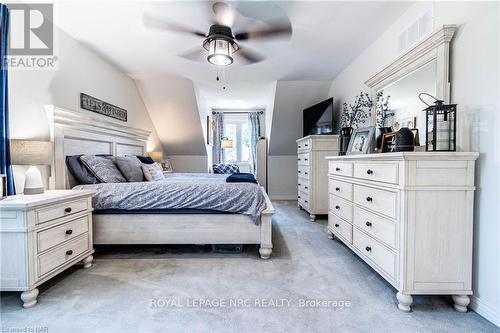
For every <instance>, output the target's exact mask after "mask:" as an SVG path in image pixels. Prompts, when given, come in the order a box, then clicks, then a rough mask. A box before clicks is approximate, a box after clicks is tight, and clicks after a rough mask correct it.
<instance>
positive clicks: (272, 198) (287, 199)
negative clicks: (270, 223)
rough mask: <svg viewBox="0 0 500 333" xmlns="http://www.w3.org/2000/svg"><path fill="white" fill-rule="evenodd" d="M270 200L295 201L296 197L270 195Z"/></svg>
mask: <svg viewBox="0 0 500 333" xmlns="http://www.w3.org/2000/svg"><path fill="white" fill-rule="evenodd" d="M270 198H271V200H286V201H296V200H297V196H296V195H273V194H271V195H270Z"/></svg>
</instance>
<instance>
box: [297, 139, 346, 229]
mask: <svg viewBox="0 0 500 333" xmlns="http://www.w3.org/2000/svg"><path fill="white" fill-rule="evenodd" d="M338 152H339V136H338V135H309V136H306V137H303V138H300V139H298V140H297V164H298V171H297V172H298V174H297V176H298V177H297V187H298V193H297V202H298V206H299V208H302V209H304V210H305V211H307V212H308V213H309V217H310V219H311V221H314V220H315V219H316V215H320V214H328V183H327V182H326V181H325V180H326V176H327V173H328V162H327V161H326V159H325V157H326V156H332V155H338Z"/></svg>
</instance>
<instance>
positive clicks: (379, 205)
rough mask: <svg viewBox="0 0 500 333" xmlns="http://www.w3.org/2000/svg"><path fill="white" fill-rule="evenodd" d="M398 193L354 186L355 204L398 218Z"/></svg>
mask: <svg viewBox="0 0 500 333" xmlns="http://www.w3.org/2000/svg"><path fill="white" fill-rule="evenodd" d="M397 197H398V196H397V193H395V192H389V191H384V190H379V189H376V188H372V187H368V186H362V185H354V203H356V204H358V205H360V206H363V207H366V208H368V209H371V210H373V211H375V212H378V213H381V214H384V215H387V216H389V217H391V218H394V219H395V218H396V204H397Z"/></svg>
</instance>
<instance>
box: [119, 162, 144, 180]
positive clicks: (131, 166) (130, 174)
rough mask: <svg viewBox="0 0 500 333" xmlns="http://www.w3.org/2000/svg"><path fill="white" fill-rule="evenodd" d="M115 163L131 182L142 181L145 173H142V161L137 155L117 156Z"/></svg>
mask: <svg viewBox="0 0 500 333" xmlns="http://www.w3.org/2000/svg"><path fill="white" fill-rule="evenodd" d="M115 163H116V166H117V167H118V169H120V171H121V173H122V174H123V175H124V176H125V178H127V181H129V182H142V181H143V180H144V174H143V173H142V163H141V161H139V159H138V158H137V157H135V156H117V157H115Z"/></svg>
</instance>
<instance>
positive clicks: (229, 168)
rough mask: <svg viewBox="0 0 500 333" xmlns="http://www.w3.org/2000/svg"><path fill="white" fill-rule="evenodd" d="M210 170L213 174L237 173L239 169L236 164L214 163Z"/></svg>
mask: <svg viewBox="0 0 500 333" xmlns="http://www.w3.org/2000/svg"><path fill="white" fill-rule="evenodd" d="M212 170H213V171H214V173H227V174H231V173H238V172H240V168H239V167H238V165H237V164H234V163H216V164H214V165H213V166H212Z"/></svg>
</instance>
